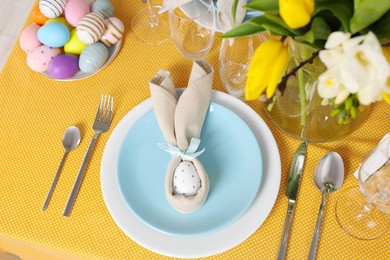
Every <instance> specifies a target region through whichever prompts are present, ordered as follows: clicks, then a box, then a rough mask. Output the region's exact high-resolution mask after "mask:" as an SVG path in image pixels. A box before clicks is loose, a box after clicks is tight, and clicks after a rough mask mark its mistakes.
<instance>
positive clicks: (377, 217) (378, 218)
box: [336, 137, 390, 240]
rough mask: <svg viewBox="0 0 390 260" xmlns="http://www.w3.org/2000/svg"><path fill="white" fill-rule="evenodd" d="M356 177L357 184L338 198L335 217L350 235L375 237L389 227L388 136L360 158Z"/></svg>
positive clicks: (389, 146)
mask: <svg viewBox="0 0 390 260" xmlns="http://www.w3.org/2000/svg"><path fill="white" fill-rule="evenodd" d="M358 180H359V186H358V187H353V188H350V189H349V190H347V191H346V192H345V194H344V195H342V196H341V197H340V198H339V199H338V201H337V203H336V219H337V222H338V223H339V225H340V226H341V228H342V229H343V231H345V232H346V233H347V234H349V235H351V236H352V237H355V238H358V239H362V240H372V239H376V238H378V237H380V236H382V235H383V234H384V233H386V231H387V230H388V229H389V226H390V137H387V138H385V139H384V140H382V141H381V142H380V143H379V144H378V145H377V146H376V147H375V148H374V149H372V150H371V152H370V153H369V154H368V155H367V156H366V157H365V158H364V160H363V162H362V164H361V166H360V167H359V170H358Z"/></svg>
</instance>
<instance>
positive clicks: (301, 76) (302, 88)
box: [298, 69, 306, 125]
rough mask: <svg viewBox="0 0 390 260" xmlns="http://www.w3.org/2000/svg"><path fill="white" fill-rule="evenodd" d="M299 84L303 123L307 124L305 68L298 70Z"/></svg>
mask: <svg viewBox="0 0 390 260" xmlns="http://www.w3.org/2000/svg"><path fill="white" fill-rule="evenodd" d="M298 85H299V96H300V103H301V125H305V124H306V91H305V75H304V74H303V70H302V69H299V70H298Z"/></svg>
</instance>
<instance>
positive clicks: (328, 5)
mask: <svg viewBox="0 0 390 260" xmlns="http://www.w3.org/2000/svg"><path fill="white" fill-rule="evenodd" d="M322 11H330V12H331V13H332V14H333V16H334V17H336V18H337V19H338V20H339V21H340V23H341V25H342V27H343V29H344V31H346V32H349V20H350V19H351V17H352V15H353V8H352V6H351V4H350V3H349V1H339V2H325V1H324V2H322V1H321V2H318V3H316V7H315V10H314V14H313V16H316V15H319V16H321V12H322ZM324 18H325V19H326V20H327V18H326V17H325V16H324ZM327 24H328V25H329V22H328V21H327Z"/></svg>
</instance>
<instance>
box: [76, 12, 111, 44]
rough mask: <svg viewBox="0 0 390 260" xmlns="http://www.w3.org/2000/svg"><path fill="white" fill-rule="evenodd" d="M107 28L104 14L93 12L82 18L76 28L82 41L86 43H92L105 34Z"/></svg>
mask: <svg viewBox="0 0 390 260" xmlns="http://www.w3.org/2000/svg"><path fill="white" fill-rule="evenodd" d="M105 28H106V25H105V23H104V17H103V15H101V14H99V13H95V12H92V13H89V14H87V15H86V16H84V17H83V19H81V20H80V22H79V24H78V25H77V28H76V30H77V31H76V33H77V36H78V37H79V39H80V41H82V42H84V43H86V44H92V43H94V42H97V41H98V40H99V39H100V38H101V37H102V36H103V33H104V31H105Z"/></svg>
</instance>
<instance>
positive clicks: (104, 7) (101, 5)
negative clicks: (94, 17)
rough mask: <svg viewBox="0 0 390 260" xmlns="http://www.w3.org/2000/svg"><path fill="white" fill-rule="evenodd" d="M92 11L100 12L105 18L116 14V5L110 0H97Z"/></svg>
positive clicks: (92, 6)
mask: <svg viewBox="0 0 390 260" xmlns="http://www.w3.org/2000/svg"><path fill="white" fill-rule="evenodd" d="M91 10H92V12H95V13H100V14H101V15H103V16H104V19H107V18H109V17H112V16H113V14H114V6H113V5H112V3H111V2H110V1H109V0H96V1H95V2H94V3H93V4H92V5H91Z"/></svg>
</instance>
